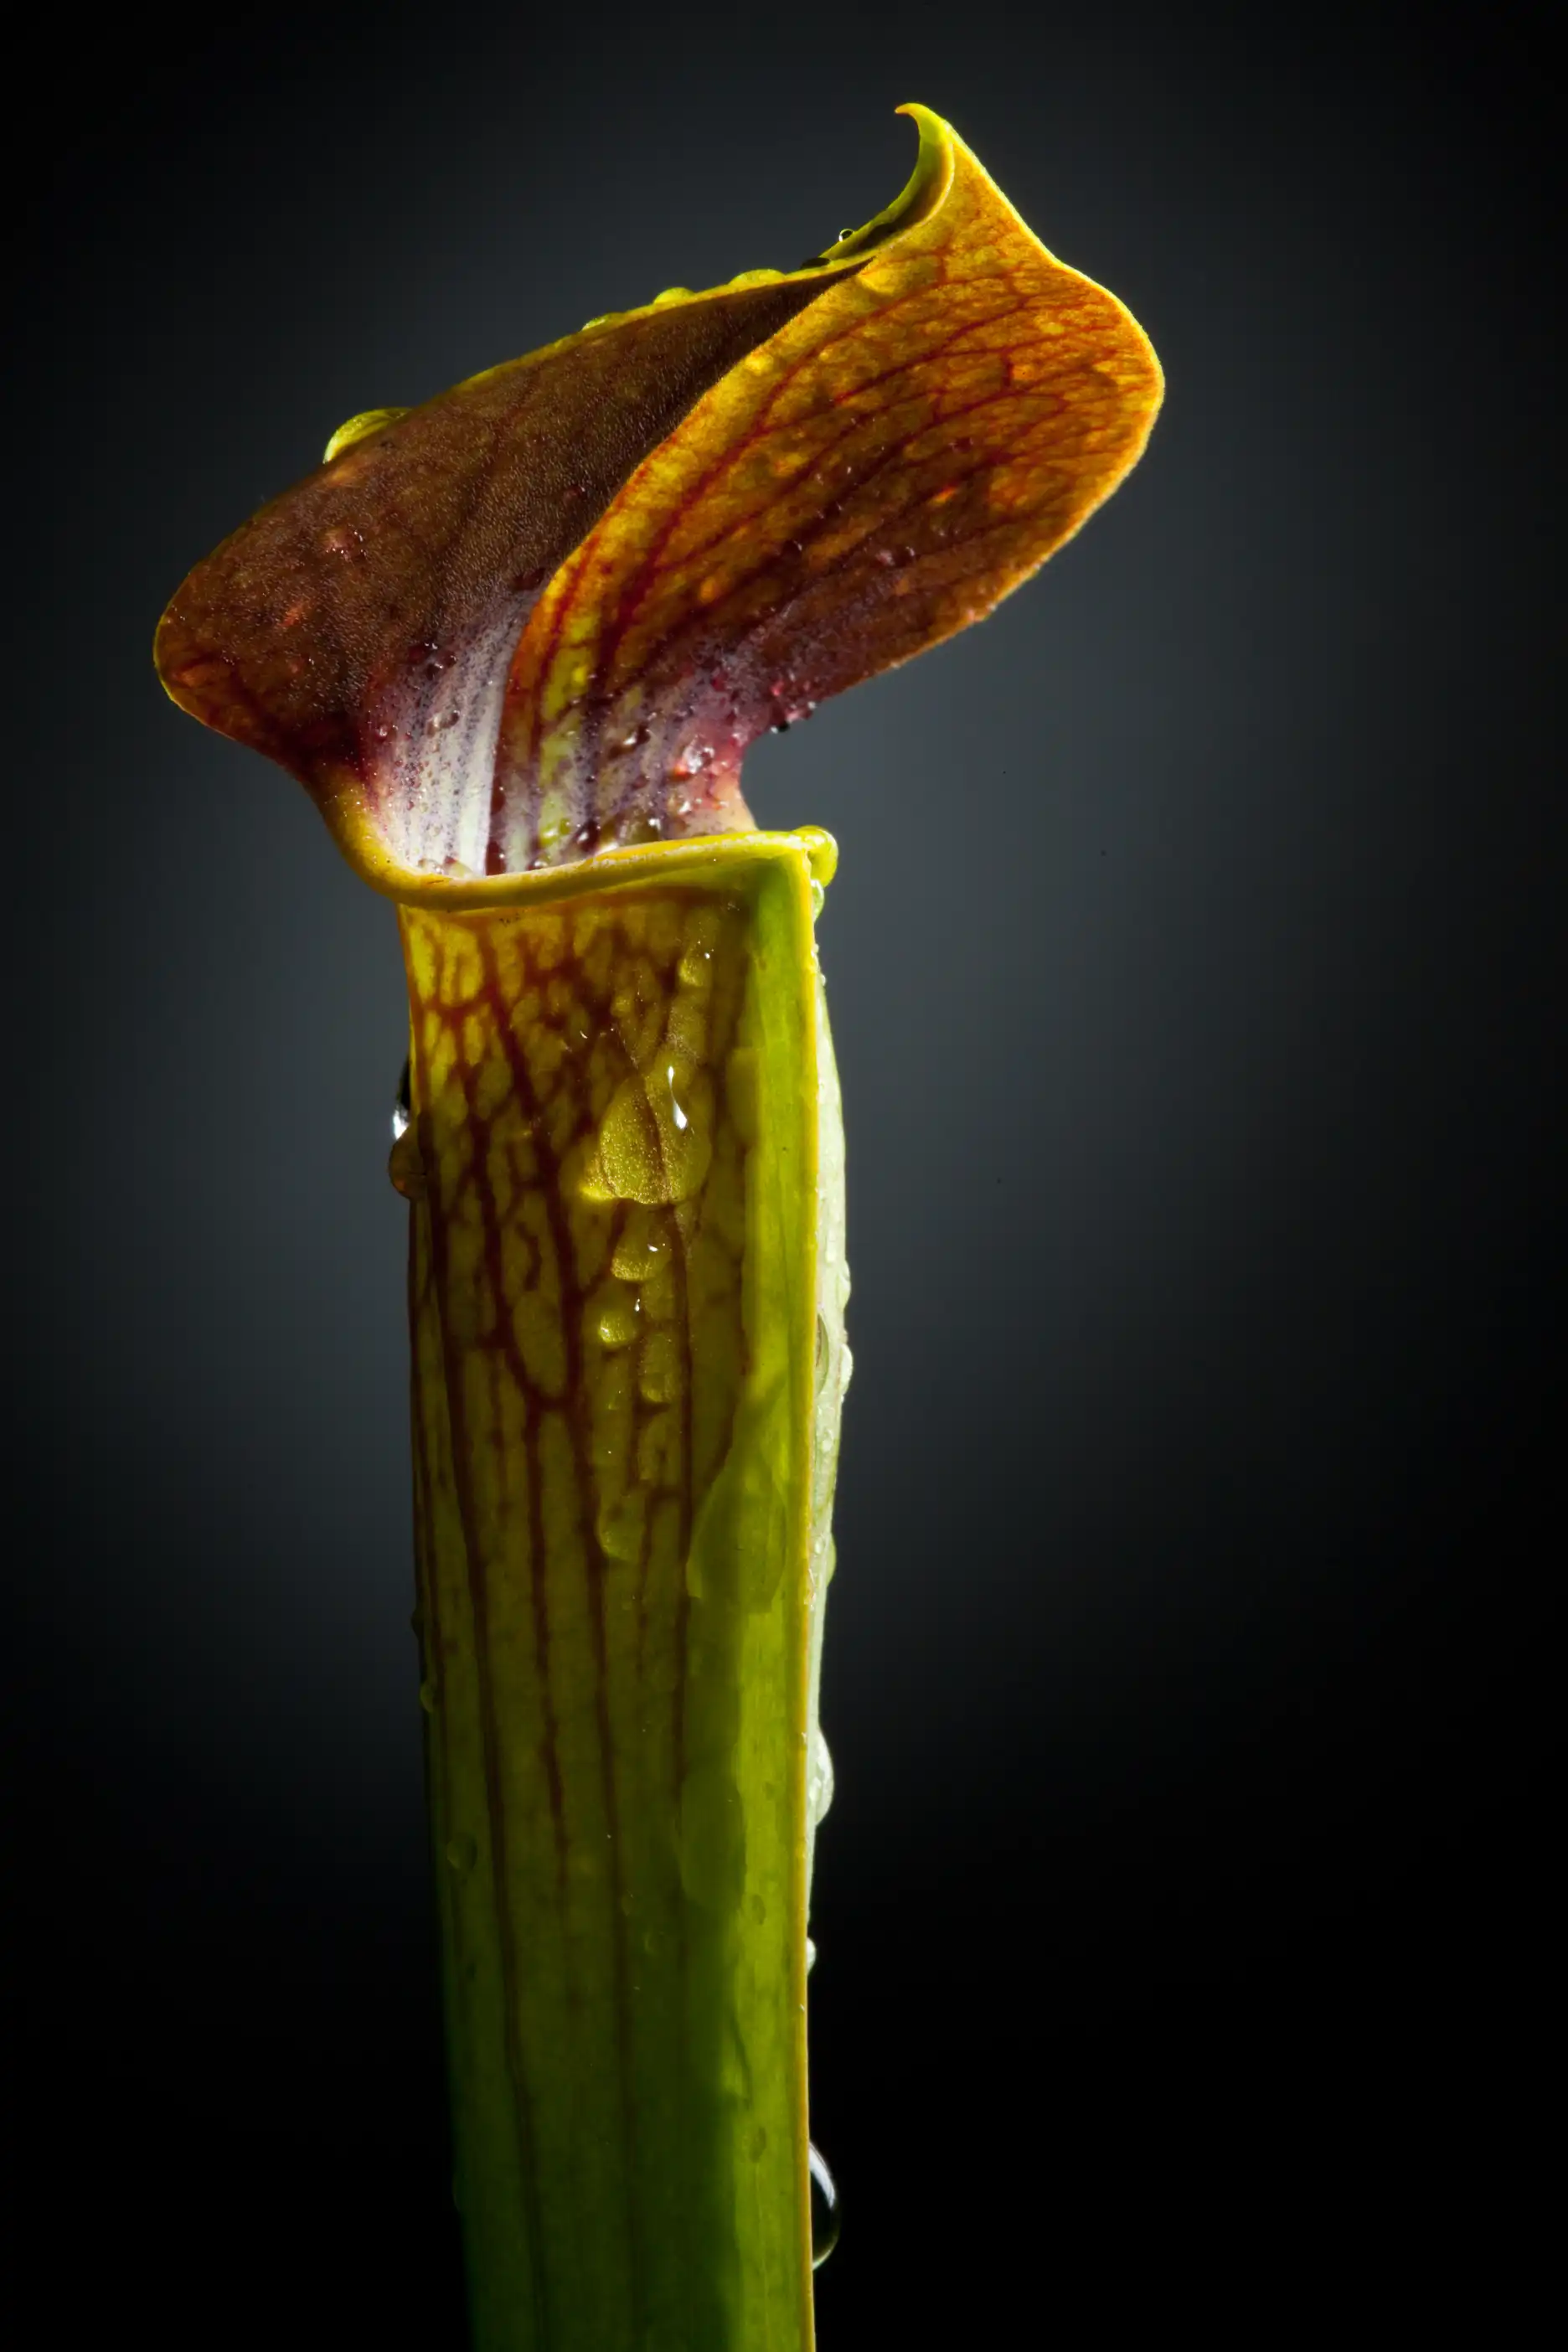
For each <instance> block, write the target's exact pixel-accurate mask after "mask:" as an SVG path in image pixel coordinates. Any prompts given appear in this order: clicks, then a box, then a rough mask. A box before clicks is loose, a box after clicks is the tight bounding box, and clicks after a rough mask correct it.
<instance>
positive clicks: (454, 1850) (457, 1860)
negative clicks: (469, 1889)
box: [447, 1837, 479, 1878]
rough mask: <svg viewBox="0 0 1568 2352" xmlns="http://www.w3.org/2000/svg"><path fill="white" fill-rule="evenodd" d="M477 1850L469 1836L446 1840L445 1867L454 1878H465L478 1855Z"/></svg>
mask: <svg viewBox="0 0 1568 2352" xmlns="http://www.w3.org/2000/svg"><path fill="white" fill-rule="evenodd" d="M478 1857H479V1847H478V1846H477V1845H476V1844H475V1843H474V1841H473V1839H472V1838H471V1837H455V1838H448V1839H447V1869H448V1870H449V1871H450V1872H451V1873H452V1875H453V1876H454V1878H467V1876H468V1873H469V1871H470V1870H472V1868H473V1866H474V1864H475V1862H476V1861H477V1859H478Z"/></svg>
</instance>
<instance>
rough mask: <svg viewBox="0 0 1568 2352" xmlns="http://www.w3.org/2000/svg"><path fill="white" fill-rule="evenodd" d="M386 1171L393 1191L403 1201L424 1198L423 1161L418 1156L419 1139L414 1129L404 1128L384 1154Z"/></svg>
mask: <svg viewBox="0 0 1568 2352" xmlns="http://www.w3.org/2000/svg"><path fill="white" fill-rule="evenodd" d="M386 1173H387V1177H388V1179H389V1181H390V1182H391V1185H392V1189H393V1191H394V1192H401V1194H402V1195H403V1198H404V1199H405V1201H422V1200H423V1199H424V1198H425V1163H424V1161H423V1160H421V1159H420V1157H419V1139H418V1137H417V1136H416V1134H415V1132H414V1129H412V1128H411V1127H410V1128H405V1129H404V1131H403V1133H402V1134H401V1135H400V1136H399V1137H398V1139H397V1140H396V1142H395V1144H394V1145H393V1147H392V1150H390V1151H389V1152H388V1153H387V1155H386Z"/></svg>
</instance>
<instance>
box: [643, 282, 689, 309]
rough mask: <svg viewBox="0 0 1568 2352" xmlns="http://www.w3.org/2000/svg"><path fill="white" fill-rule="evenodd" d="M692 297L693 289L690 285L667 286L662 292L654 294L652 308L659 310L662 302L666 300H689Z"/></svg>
mask: <svg viewBox="0 0 1568 2352" xmlns="http://www.w3.org/2000/svg"><path fill="white" fill-rule="evenodd" d="M690 299H691V289H690V287H689V286H667V287H666V288H665V289H664V291H663V293H662V294H656V295H655V296H654V298H653V301H652V304H651V305H650V308H651V309H653V310H658V308H659V306H660V304H661V303H664V302H689V301H690Z"/></svg>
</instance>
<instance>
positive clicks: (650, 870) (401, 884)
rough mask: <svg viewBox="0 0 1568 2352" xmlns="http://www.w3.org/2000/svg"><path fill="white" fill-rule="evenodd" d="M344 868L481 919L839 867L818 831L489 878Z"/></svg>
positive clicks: (695, 838) (407, 897)
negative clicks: (780, 870)
mask: <svg viewBox="0 0 1568 2352" xmlns="http://www.w3.org/2000/svg"><path fill="white" fill-rule="evenodd" d="M350 862H351V864H352V865H353V867H354V870H355V871H356V873H358V874H359V875H360V876H361V877H362V878H363V880H364V881H366V882H368V883H369V885H370V887H372V889H374V890H375V891H376V892H378V893H379V895H380V896H381V897H382V898H390V899H391V900H392V902H393V903H394V905H395V906H398V907H406V908H410V909H417V910H418V912H420V913H421V914H454V915H466V914H483V913H488V912H490V911H492V910H493V911H495V912H501V911H504V910H505V909H507V908H522V907H539V906H546V905H551V904H554V903H556V902H558V901H559V900H561V899H563V898H582V897H586V896H588V895H590V894H593V893H596V892H599V891H604V890H622V889H629V888H632V887H636V886H637V885H638V884H641V883H650V882H668V881H699V880H701V879H702V878H704V877H711V876H715V875H719V874H724V873H737V872H741V871H743V870H744V869H746V868H747V867H751V866H769V865H796V866H803V867H804V868H805V872H806V875H807V877H808V878H809V880H810V881H812V882H814V883H816V884H819V885H820V886H822V887H826V885H827V884H828V883H829V882H830V881H831V880H832V879H833V876H834V874H835V872H836V871H837V865H838V845H837V842H836V841H835V840H834V838H833V835H831V834H830V833H826V832H825V831H824V830H823V828H822V827H821V826H820V825H815V824H804V825H797V826H795V827H793V828H792V829H790V830H787V831H767V832H763V830H761V829H760V828H753V829H752V831H750V832H744V833H742V832H734V833H714V834H697V835H691V836H689V838H687V839H685V840H681V841H647V842H637V843H634V844H632V845H628V846H625V847H617V848H614V849H601V850H596V851H595V853H594V855H593V856H590V857H582V858H577V859H575V860H574V862H573V863H572V864H571V865H569V866H536V867H534V868H533V869H532V870H531V872H529V873H526V874H493V875H489V876H486V877H473V878H471V879H467V880H454V879H451V878H449V877H447V876H446V875H441V874H410V873H409V872H408V871H407V870H406V869H405V868H404V867H402V866H394V865H393V864H392V863H391V861H390V860H378V859H376V858H375V857H374V856H373V855H364V854H362V855H358V856H355V855H353V852H352V850H351V855H350Z"/></svg>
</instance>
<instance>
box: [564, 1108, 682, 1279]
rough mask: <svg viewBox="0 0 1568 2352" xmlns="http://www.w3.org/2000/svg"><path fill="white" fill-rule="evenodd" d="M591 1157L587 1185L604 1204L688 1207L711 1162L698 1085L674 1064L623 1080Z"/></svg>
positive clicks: (605, 1117) (603, 1123)
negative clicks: (592, 1172)
mask: <svg viewBox="0 0 1568 2352" xmlns="http://www.w3.org/2000/svg"><path fill="white" fill-rule="evenodd" d="M595 1156H596V1158H597V1161H598V1169H597V1171H596V1179H597V1181H595V1179H594V1178H590V1180H589V1181H590V1182H591V1183H593V1185H594V1189H595V1190H597V1189H598V1182H599V1181H602V1183H603V1186H604V1189H605V1194H606V1195H607V1196H608V1197H609V1198H612V1199H616V1200H621V1201H637V1202H642V1203H643V1205H644V1206H645V1207H648V1208H654V1207H659V1206H662V1205H664V1204H665V1203H667V1202H672V1201H689V1199H690V1198H691V1196H692V1194H693V1193H694V1192H697V1191H698V1190H699V1189H700V1185H701V1183H702V1181H703V1178H704V1177H705V1176H706V1175H707V1173H708V1164H709V1161H710V1159H711V1157H712V1140H711V1134H710V1118H708V1117H706V1116H705V1115H704V1114H703V1109H702V1097H701V1091H700V1081H699V1082H698V1084H697V1085H695V1086H694V1085H693V1084H692V1083H691V1082H690V1081H689V1079H688V1077H687V1076H686V1074H685V1071H684V1070H683V1068H682V1066H681V1065H680V1064H679V1063H678V1062H662V1063H658V1064H656V1066H655V1067H654V1068H653V1069H652V1070H650V1071H649V1072H648V1073H647V1076H641V1075H640V1074H639V1075H637V1076H631V1077H626V1078H623V1079H622V1081H621V1083H620V1085H619V1086H618V1087H616V1091H615V1093H614V1095H613V1096H612V1097H611V1098H610V1105H609V1108H608V1109H607V1110H606V1111H605V1116H604V1119H603V1121H602V1122H601V1124H600V1128H599V1143H598V1151H597V1153H596V1155H595ZM620 1272H621V1268H620V1267H619V1266H618V1265H617V1266H616V1273H617V1274H619V1273H620Z"/></svg>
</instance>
